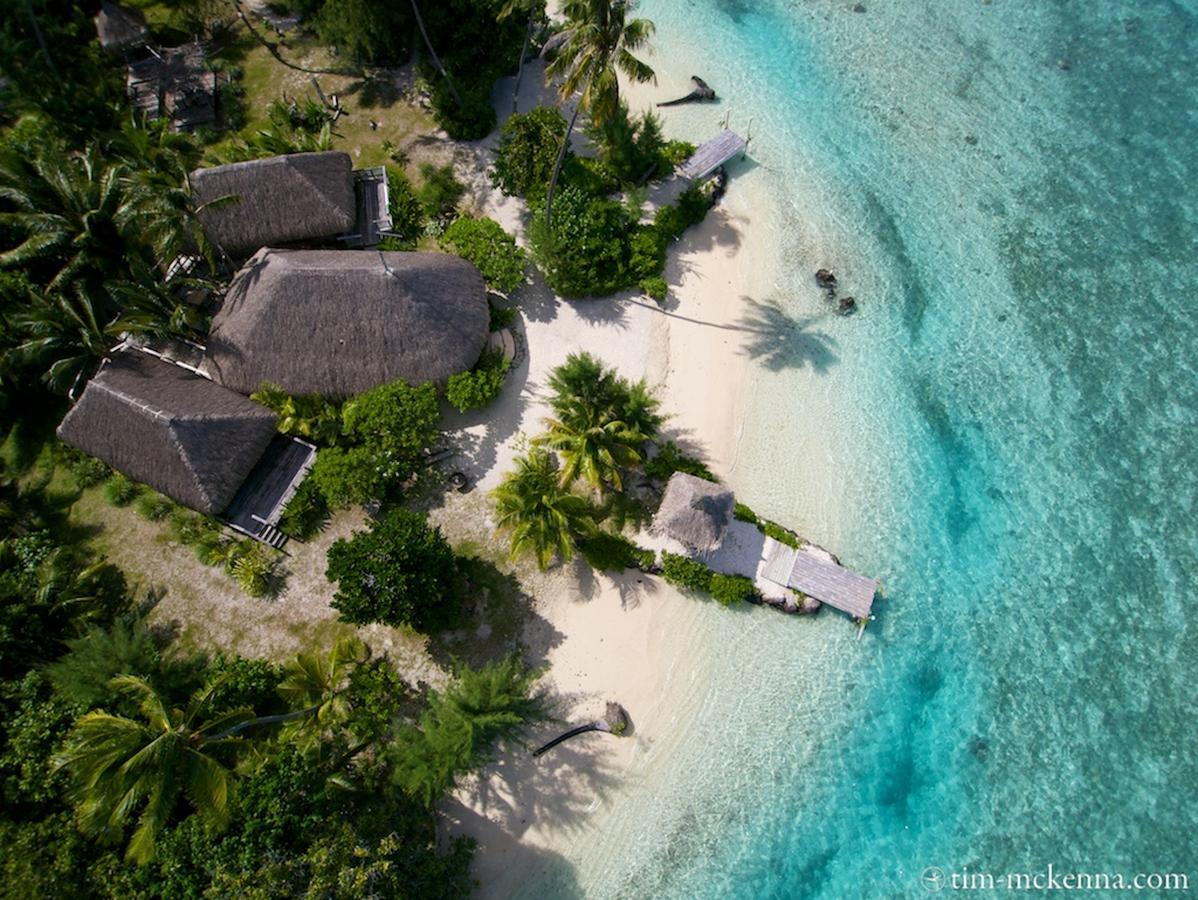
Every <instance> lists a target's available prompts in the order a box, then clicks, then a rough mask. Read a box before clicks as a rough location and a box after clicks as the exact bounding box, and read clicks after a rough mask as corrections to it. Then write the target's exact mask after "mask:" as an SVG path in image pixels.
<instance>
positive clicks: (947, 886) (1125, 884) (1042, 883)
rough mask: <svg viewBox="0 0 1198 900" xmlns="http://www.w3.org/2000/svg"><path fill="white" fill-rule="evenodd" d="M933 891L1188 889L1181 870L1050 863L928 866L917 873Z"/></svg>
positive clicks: (923, 882)
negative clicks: (1065, 867)
mask: <svg viewBox="0 0 1198 900" xmlns="http://www.w3.org/2000/svg"><path fill="white" fill-rule="evenodd" d="M919 880H920V882H921V883H922V884H923V886H924V887H925V888H926V889H927V890H928V891H930V892H932V893H937V892H939V891H1003V890H1006V891H1188V890H1189V889H1190V877H1189V876H1188V875H1186V874H1184V873H1181V872H1141V873H1139V874H1136V875H1125V874H1123V873H1121V872H1073V871H1068V872H1062V871H1060V870H1059V869H1057V868H1056V867H1055V866H1053V865H1052V863H1049V864H1048V867H1047V868H1045V869H1043V870H1041V871H1029V872H979V871H976V870H973V869H969V868H967V867H966V868H962V869H942V868H940V866H928V867H927V868H926V869H924V870H923V872H922V873H921V874H920V876H919Z"/></svg>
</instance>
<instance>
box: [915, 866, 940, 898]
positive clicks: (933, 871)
mask: <svg viewBox="0 0 1198 900" xmlns="http://www.w3.org/2000/svg"><path fill="white" fill-rule="evenodd" d="M919 880H920V881H922V882H923V886H924V890H927V891H930V892H931V893H933V894H934V893H936V892H937V891H942V890H944V885H945V884H946V879H945V877H944V869H942V868H940V867H939V866H928V867H927V868H926V869H924V870H923V873H922V874H921V875H920V876H919Z"/></svg>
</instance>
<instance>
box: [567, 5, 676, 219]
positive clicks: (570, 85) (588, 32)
mask: <svg viewBox="0 0 1198 900" xmlns="http://www.w3.org/2000/svg"><path fill="white" fill-rule="evenodd" d="M628 6H629V3H628V0H566V2H565V3H563V4H562V13H563V14H564V15H565V18H566V28H565V33H566V35H567V37H566V40H565V43H563V44H562V47H561V49H560V50H559V51H558V55H557V58H556V59H555V60H554V61H553V62H552V63H551V64H550V65H549V68H548V69H547V70H546V72H547V73H548V74H549V75H550V76H551V77H557V76H558V75H560V76H562V85H561V88H560V89H559V90H558V96H559V97H560V98H561V99H562V100H567V99H569V98H570V97H572V96H574V94H576V93H578V94H579V95H580V96H579V98H578V103H577V104H576V105H575V107H574V112H573V114H572V115H571V116H570V124H569V125H568V126H567V128H566V136H565V138H564V139H563V140H562V146H561V149H560V150H559V151H558V154H557V161H556V163H554V166H553V174H552V175H551V176H550V178H549V190H548V192H547V194H546V196H545V228H546V230H547V231H550V232H552V229H553V191H554V189H555V188H556V187H557V179H558V176H559V175H560V174H561V168H562V162H563V160H564V159H565V156H566V148H567V147H568V146H569V144H570V134H571V132H573V131H574V123H575V122H576V121H577V119H578V113H579V111H580V110H582V109H584V108H585V109H586V111H587V113H588V115H590V117H591V121H592V122H593V123H594V124H595V125H602V124H603V123H604V122H605V121H606V120H607V119H608V118H610V117H611V116H613V115H617V114H618V113H619V109H620V84H619V79H618V77H617V73H618V72H623V73H624V75H625V76H627V77H628V78H629V79H630V80H631V81H633V82H635V83H637V84H642V83H644V82H646V81H653V80H654V79H655V77H656V76H655V75H654V74H653V69H651V68H650V67H649V66H648V65H647V64H645V63H644V62H642V61H641V60H639V59H637V58H636V57H635V56H634V55H633V52H634V51H636V50H640V49H641V48H642V47H645V46H647V45H648V42H649V38H650V37H652V36H653V23H652V22H650V21H649V20H648V19H629V18H628V17H627V12H628Z"/></svg>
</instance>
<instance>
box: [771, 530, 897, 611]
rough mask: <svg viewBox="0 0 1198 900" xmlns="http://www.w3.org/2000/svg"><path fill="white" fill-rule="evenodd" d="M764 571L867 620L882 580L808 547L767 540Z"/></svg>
mask: <svg viewBox="0 0 1198 900" xmlns="http://www.w3.org/2000/svg"><path fill="white" fill-rule="evenodd" d="M761 574H762V576H763V577H764V578H767V579H769V580H770V581H772V582H774V583H775V584H780V585H782V586H783V587H788V588H793V589H795V590H797V591H802V592H803V593H804V594H806V595H807V596H808V597H814V598H815V599H816V600H818V601H820V602H821V603H826V604H827V605H828V606H831V607H834V608H836V609H839V610H840V611H841V612H846V613H848V614H849V615H850V616H852V617H853V618H854V619H857V620H866V619H868V618H869V616H870V612H871V610H872V609H873V602H874V595H875V594H877V592H878V583H877V582H876V581H874V580H873V579H872V578H866V577H865V576H864V575H858V574H857V573H856V572H850V571H849V570H848V569H846V568H844V566H841V565H837V564H836V563H835V562H832V561H831V560H828V559H824V558H823V557H821V556H817V555H816V554H814V553H812V552H810V551H808V550H796V549H795V548H793V547H788V546H786V545H785V544H783V543H780V542H778V541H775V540H773V539H772V538H771V539H769V540H767V541H766V547H765V565H764V566H763V568H762V571H761Z"/></svg>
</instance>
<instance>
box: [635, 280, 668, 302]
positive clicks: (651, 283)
mask: <svg viewBox="0 0 1198 900" xmlns="http://www.w3.org/2000/svg"><path fill="white" fill-rule="evenodd" d="M641 290H642V291H644V292H645V293H646V294H648V295H649V296H650V297H652V298H653V299H654V300H656V301H657V302H658V303H660V302H661V301H662V300H665V299H666V297H668V296H669V294H670V286H669V285H668V284H666V280H665V279H664V278H662V277H661V276H660V275H654V276H652V277H650V278H642V279H641Z"/></svg>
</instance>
